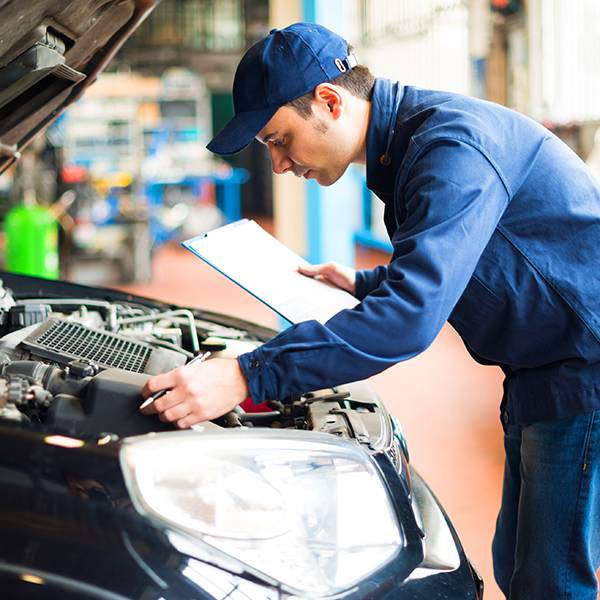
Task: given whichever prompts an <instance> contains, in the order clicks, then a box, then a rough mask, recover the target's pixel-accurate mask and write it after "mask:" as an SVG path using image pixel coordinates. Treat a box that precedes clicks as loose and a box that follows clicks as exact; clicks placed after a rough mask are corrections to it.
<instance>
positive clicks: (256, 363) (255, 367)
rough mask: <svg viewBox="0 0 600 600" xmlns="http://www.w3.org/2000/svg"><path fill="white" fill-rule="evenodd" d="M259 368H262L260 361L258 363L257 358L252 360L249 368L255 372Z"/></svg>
mask: <svg viewBox="0 0 600 600" xmlns="http://www.w3.org/2000/svg"><path fill="white" fill-rule="evenodd" d="M258 367H260V363H259V362H258V361H257V360H256V359H255V358H253V359H252V360H251V361H250V362H249V363H248V368H249V369H252V370H254V369H258Z"/></svg>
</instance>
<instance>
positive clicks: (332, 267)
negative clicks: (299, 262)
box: [298, 262, 356, 296]
mask: <svg viewBox="0 0 600 600" xmlns="http://www.w3.org/2000/svg"><path fill="white" fill-rule="evenodd" d="M298 271H299V272H300V273H302V275H307V276H308V277H316V278H317V279H323V281H327V282H328V283H333V285H336V286H337V287H339V288H342V289H343V290H346V291H347V292H350V293H351V294H352V295H353V296H354V295H355V294H356V271H355V270H354V269H352V268H351V267H346V266H344V265H340V264H339V263H336V262H328V263H323V264H321V265H311V266H309V267H298Z"/></svg>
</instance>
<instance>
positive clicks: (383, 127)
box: [367, 79, 402, 195]
mask: <svg viewBox="0 0 600 600" xmlns="http://www.w3.org/2000/svg"><path fill="white" fill-rule="evenodd" d="M394 87H395V86H394V84H393V83H392V82H391V81H390V80H389V79H377V81H376V82H375V89H374V90H373V100H372V106H371V119H370V121H369V127H368V129H367V187H368V188H369V189H370V190H371V191H372V192H374V193H375V194H378V195H379V194H393V191H394V180H395V174H396V172H397V170H398V161H399V160H400V157H398V156H397V153H394V144H393V143H392V147H391V149H390V153H389V155H390V158H391V163H390V164H389V165H383V164H381V160H380V159H381V157H382V156H383V155H384V154H385V151H386V146H387V142H388V133H389V130H390V125H391V123H390V120H391V119H392V113H393V110H394V97H395V92H394ZM399 93H400V94H402V88H400V91H399ZM395 154H396V155H395Z"/></svg>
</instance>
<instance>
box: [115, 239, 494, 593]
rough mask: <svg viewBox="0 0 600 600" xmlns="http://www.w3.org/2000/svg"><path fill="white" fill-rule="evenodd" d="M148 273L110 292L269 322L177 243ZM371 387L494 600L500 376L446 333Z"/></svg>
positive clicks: (257, 306) (370, 258) (366, 261)
mask: <svg viewBox="0 0 600 600" xmlns="http://www.w3.org/2000/svg"><path fill="white" fill-rule="evenodd" d="M381 259H382V256H381V255H380V254H379V253H376V252H369V251H358V252H357V266H359V267H361V268H362V267H366V266H369V265H371V264H375V263H377V262H378V260H381ZM383 260H385V256H383ZM152 270H153V276H152V281H151V283H149V284H144V285H127V286H123V285H119V284H113V286H114V287H120V288H121V289H126V290H129V291H132V292H135V293H137V294H141V295H145V296H152V297H156V298H160V299H163V300H166V301H169V302H174V303H177V304H182V305H187V306H194V307H200V308H205V309H207V310H215V311H218V312H225V313H229V314H233V315H237V316H240V317H243V318H246V319H249V320H252V321H254V322H257V323H261V324H264V325H269V326H276V324H277V318H276V317H275V316H274V314H273V313H272V312H271V310H270V309H268V308H266V307H265V306H264V305H262V304H261V303H260V302H259V301H258V300H256V299H255V298H253V297H252V296H250V295H249V294H248V293H246V292H244V291H243V290H241V289H240V288H238V287H237V286H236V285H235V284H233V283H231V282H230V281H229V280H227V279H226V278H225V277H223V276H222V275H220V274H218V273H217V272H216V271H214V269H212V268H210V267H208V266H206V265H205V264H204V263H203V261H201V260H200V259H198V258H196V257H194V256H193V255H192V254H191V253H190V252H188V251H187V250H183V249H181V248H179V247H178V246H176V245H166V246H164V247H162V248H161V249H160V250H159V251H158V252H157V253H156V255H155V257H154V260H153V266H152ZM371 382H372V384H373V386H374V387H375V388H376V389H377V391H378V392H379V393H380V395H381V396H382V397H383V398H384V400H385V403H386V405H387V408H388V410H389V411H390V412H391V413H393V414H394V415H395V416H397V417H398V418H399V420H400V421H401V423H402V426H403V429H404V432H405V434H406V437H407V440H408V445H409V450H410V454H411V461H412V464H413V465H414V466H415V467H416V468H417V469H418V470H419V472H420V473H421V474H422V475H423V476H424V477H425V479H426V480H427V482H428V483H429V485H430V486H431V487H432V489H433V490H434V492H435V493H436V495H437V496H438V498H439V499H440V501H441V502H442V504H443V506H444V507H445V509H446V511H447V513H448V514H449V516H450V518H451V520H452V521H453V523H454V525H455V527H456V529H457V531H458V534H459V536H460V538H461V539H462V542H463V544H464V546H465V548H466V550H467V553H468V554H469V556H470V557H471V559H472V560H473V562H474V564H475V565H476V567H477V569H478V570H479V571H480V573H481V575H482V576H483V578H484V581H485V586H486V587H485V599H486V600H501V599H502V598H503V595H502V594H501V593H500V591H499V590H498V588H497V586H496V584H495V582H494V580H493V576H492V566H491V552H490V545H491V540H492V535H493V531H494V523H495V518H496V514H497V511H498V507H499V502H500V489H501V482H502V466H503V450H502V429H501V426H500V422H499V419H498V407H499V402H500V395H501V374H500V371H499V370H498V369H496V368H492V367H482V366H479V365H477V364H476V363H475V362H474V361H473V360H472V359H471V358H470V357H469V355H468V354H467V352H466V351H465V349H464V347H463V346H462V343H461V341H460V340H459V338H458V336H457V335H456V334H455V333H454V331H453V330H452V329H451V328H450V327H446V328H444V329H443V330H442V332H441V333H440V335H439V336H438V338H437V339H436V340H435V342H434V343H433V345H432V346H431V347H430V348H429V349H428V350H427V351H426V352H424V353H423V354H422V355H420V356H419V357H417V358H415V359H412V360H410V361H407V362H406V363H403V364H400V365H397V366H395V367H393V368H391V369H389V370H388V371H386V372H384V373H382V374H380V375H378V376H376V377H374V378H372V380H371Z"/></svg>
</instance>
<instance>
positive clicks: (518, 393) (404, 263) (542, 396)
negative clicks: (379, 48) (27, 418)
mask: <svg viewBox="0 0 600 600" xmlns="http://www.w3.org/2000/svg"><path fill="white" fill-rule="evenodd" d="M233 96H234V105H235V116H234V117H233V118H232V120H231V121H230V122H229V123H228V124H227V125H226V126H225V128H224V129H223V130H222V131H221V132H219V134H218V135H217V136H216V137H215V138H214V139H213V140H212V142H211V143H210V144H209V146H208V148H209V150H211V151H212V152H214V153H216V154H219V155H232V154H235V153H237V152H239V151H241V150H242V149H243V148H245V147H246V146H247V145H249V144H250V143H251V141H252V140H253V139H254V138H256V139H258V140H259V141H260V142H262V143H263V144H265V145H266V146H267V147H268V149H269V152H270V156H271V162H272V167H273V171H274V172H275V173H278V174H280V173H286V172H291V173H293V174H294V175H296V176H297V177H304V178H305V179H315V180H316V181H317V182H318V183H320V184H321V185H325V186H327V185H330V184H332V183H334V182H335V181H337V180H338V179H339V178H340V176H341V175H342V174H343V173H344V172H345V170H346V169H347V167H348V166H349V165H350V164H351V163H356V164H366V174H367V186H368V188H369V189H370V190H372V191H373V192H374V193H375V194H376V195H377V196H379V198H380V199H381V200H382V201H383V202H384V204H385V217H384V218H385V224H386V227H387V230H388V232H389V235H390V238H391V241H392V244H393V256H392V258H391V261H390V263H389V265H388V266H387V267H386V266H381V267H378V268H376V269H374V270H372V271H359V272H355V271H354V270H353V269H350V268H348V267H342V266H340V265H337V264H335V263H328V264H326V265H318V266H315V267H314V268H312V269H310V270H307V271H305V274H307V275H310V276H316V277H321V278H324V279H326V280H330V281H333V282H334V283H336V284H338V285H340V286H341V287H343V288H345V289H346V290H348V291H350V292H351V293H353V294H354V295H355V296H356V297H357V298H358V299H359V300H361V302H360V304H358V305H357V307H356V308H354V309H352V310H343V311H341V312H340V313H338V314H337V315H336V316H334V317H333V318H331V319H330V320H329V321H328V322H327V323H326V324H324V325H321V324H319V323H317V322H316V321H307V322H303V323H299V324H296V325H294V326H292V327H290V328H289V329H286V330H285V331H283V332H282V333H280V334H279V335H277V336H276V337H275V338H274V339H272V340H270V341H269V342H268V343H266V344H264V345H263V346H262V347H260V348H258V349H257V350H255V351H253V352H250V353H248V354H244V355H241V356H240V357H238V360H237V361H236V360H226V359H214V360H209V361H206V362H205V363H203V364H201V365H194V366H193V367H183V368H180V369H177V370H175V371H172V372H170V373H167V374H164V375H159V376H157V377H154V378H152V379H150V380H149V382H148V383H147V384H146V386H145V388H144V390H143V394H144V395H145V396H149V395H150V394H152V393H154V392H157V391H158V390H159V389H162V388H169V389H171V392H170V393H169V394H166V395H165V396H163V397H162V398H161V399H160V400H157V401H156V402H155V403H153V404H151V405H150V406H149V407H148V408H146V409H144V412H148V413H150V412H159V413H160V417H161V418H162V419H163V420H168V421H172V422H175V423H176V424H177V425H178V426H179V427H182V428H183V427H188V426H190V425H192V424H193V423H195V422H198V421H202V420H208V419H211V418H215V417H216V416H219V415H221V414H223V413H225V412H227V411H228V410H231V409H232V408H233V407H234V406H235V405H236V404H238V403H239V402H241V401H242V400H244V399H245V398H246V397H248V396H251V397H252V398H253V400H254V401H255V402H256V403H259V402H262V401H264V400H266V399H277V398H282V397H286V396H288V395H291V394H298V393H303V392H308V391H310V390H315V389H321V388H325V387H331V386H335V385H338V384H342V383H346V382H349V381H355V380H358V379H364V378H367V377H370V376H372V375H374V374H376V373H378V372H380V371H383V370H384V369H386V368H388V367H390V366H391V365H393V364H395V363H397V362H399V361H403V360H406V359H409V358H411V357H413V356H415V355H417V354H419V353H420V352H423V351H424V350H425V349H426V348H427V347H428V346H429V345H430V344H431V342H432V341H433V340H434V338H435V337H436V335H437V334H438V332H439V331H440V329H441V328H442V326H443V324H444V322H445V321H449V322H450V323H451V325H452V326H453V327H454V328H455V329H456V330H457V331H458V333H459V334H460V336H461V337H462V339H463V340H464V342H465V344H466V346H467V348H468V350H469V351H470V353H471V354H472V355H473V357H474V358H475V360H477V361H479V362H481V363H483V364H494V365H499V366H500V367H501V368H502V370H503V371H504V374H505V382H504V395H503V400H502V405H501V410H500V414H501V420H502V424H503V427H504V430H505V449H506V462H505V479H504V489H503V497H502V506H501V510H500V514H499V517H498V522H497V529H496V535H495V538H494V542H493V554H494V570H495V576H496V579H497V581H498V584H499V586H500V588H501V589H502V591H503V592H504V594H505V595H506V596H507V598H510V599H511V600H518V599H525V600H536V599H539V600H553V599H555V598H556V599H558V598H577V600H582V599H584V598H585V599H590V600H591V599H592V598H593V599H594V600H596V599H597V598H598V589H597V587H598V586H597V579H596V575H595V574H596V570H597V569H598V567H599V558H600V557H599V554H600V539H599V537H600V515H599V511H600V498H599V496H598V491H599V490H598V486H599V482H600V477H599V473H598V470H599V453H600V416H599V418H596V416H595V411H596V410H597V409H598V408H600V311H599V308H598V307H599V299H600V277H599V270H600V182H599V181H598V180H596V179H595V178H594V176H593V175H592V174H591V173H590V171H589V170H588V169H587V167H586V166H585V165H584V163H583V162H582V161H581V160H580V159H579V158H578V157H577V156H576V155H575V154H574V153H573V152H572V151H571V150H570V149H569V148H568V147H567V146H566V145H565V144H564V143H562V142H561V141H560V140H558V138H556V137H555V136H554V135H553V134H551V133H550V132H549V131H547V130H546V129H545V128H544V127H542V126H541V125H539V124H538V123H536V122H534V121H532V120H531V119H529V118H527V117H525V116H523V115H520V114H518V113H516V112H514V111H511V110H509V109H507V108H505V107H502V106H499V105H496V104H493V103H490V102H485V101H482V100H478V99H474V98H470V97H466V96H461V95H457V94H451V93H447V92H440V91H429V90H423V89H419V88H415V87H410V86H403V85H401V84H399V83H392V82H390V81H389V80H386V79H375V78H374V77H373V75H372V74H371V73H370V72H369V71H368V69H366V68H365V67H364V66H362V65H358V64H357V61H356V59H355V57H354V55H353V54H352V51H351V48H349V47H348V44H347V42H346V41H345V40H343V39H342V38H341V37H339V36H338V35H336V34H335V33H333V32H331V31H329V30H327V29H325V28H323V27H321V26H319V25H315V24H306V23H297V24H295V25H292V26H290V27H288V28H286V29H284V30H282V31H277V30H273V31H272V32H271V33H270V34H269V35H268V36H267V37H266V38H264V39H262V40H261V41H259V42H258V43H257V44H255V46H253V47H252V48H251V49H250V50H249V51H248V52H247V53H246V55H245V56H244V57H243V59H242V61H241V62H240V64H239V66H238V69H237V72H236V77H235V81H234V86H233Z"/></svg>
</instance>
